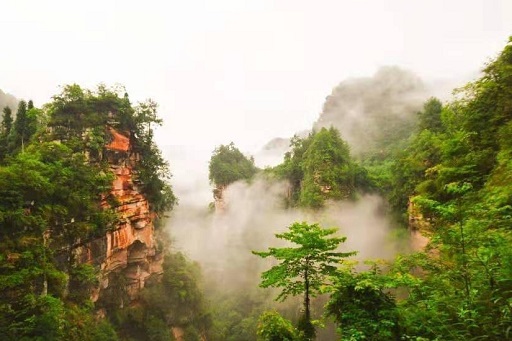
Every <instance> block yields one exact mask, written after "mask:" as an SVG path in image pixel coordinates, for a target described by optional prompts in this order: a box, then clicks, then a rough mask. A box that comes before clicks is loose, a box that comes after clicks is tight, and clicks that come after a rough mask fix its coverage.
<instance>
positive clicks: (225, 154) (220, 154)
mask: <svg viewBox="0 0 512 341" xmlns="http://www.w3.org/2000/svg"><path fill="white" fill-rule="evenodd" d="M209 170H210V173H209V179H210V182H211V183H213V184H215V185H216V186H217V187H226V186H227V185H229V184H231V183H233V182H235V181H238V180H249V179H251V178H252V177H253V176H254V174H256V172H257V168H256V166H255V165H254V159H252V158H250V159H249V158H247V157H246V156H245V155H244V154H242V152H241V151H240V150H239V149H238V148H236V147H235V145H234V143H233V142H231V143H230V144H228V145H220V146H219V147H217V148H215V150H214V151H213V154H212V157H211V159H210V165H209Z"/></svg>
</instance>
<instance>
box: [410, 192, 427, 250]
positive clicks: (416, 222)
mask: <svg viewBox="0 0 512 341" xmlns="http://www.w3.org/2000/svg"><path fill="white" fill-rule="evenodd" d="M407 211H408V213H409V234H410V243H411V248H412V249H413V250H415V251H420V250H423V249H424V248H425V246H427V244H428V242H429V239H428V238H427V237H425V235H424V234H423V233H424V232H425V231H427V230H428V228H429V227H430V223H429V222H428V221H427V219H425V217H423V214H421V212H420V210H419V208H418V207H417V206H416V205H415V204H414V202H413V201H412V200H411V199H409V207H408V209H407Z"/></svg>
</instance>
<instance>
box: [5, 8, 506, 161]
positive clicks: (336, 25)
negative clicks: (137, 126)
mask: <svg viewBox="0 0 512 341" xmlns="http://www.w3.org/2000/svg"><path fill="white" fill-rule="evenodd" d="M0 13H1V15H0V32H1V33H2V34H1V37H2V52H1V53H0V89H2V90H4V91H6V92H9V93H12V94H14V95H16V96H17V97H21V98H25V99H28V98H32V99H34V100H35V102H36V105H40V104H42V103H44V102H47V101H48V100H49V98H50V96H52V95H53V94H55V93H57V92H58V91H59V89H58V86H59V85H62V84H67V83H78V84H80V85H83V86H86V87H93V86H95V85H96V84H98V83H100V82H104V83H106V84H114V83H121V84H123V85H125V86H126V88H127V90H128V92H129V93H130V97H131V98H132V100H133V101H135V100H143V99H145V98H148V97H151V98H153V99H155V100H156V101H157V102H158V103H159V104H160V115H161V116H162V117H163V118H164V120H165V126H164V128H163V129H161V130H160V131H159V133H158V135H157V137H158V140H159V142H160V143H161V144H174V145H177V144H178V145H188V146H197V147H198V148H207V149H208V150H211V149H213V147H214V146H215V145H217V144H219V143H227V142H229V141H234V142H235V143H236V144H237V145H239V146H240V147H241V148H242V149H244V150H246V151H254V150H256V149H258V148H259V147H260V146H261V145H263V144H264V143H265V142H267V141H268V140H270V139H271V138H273V137H276V136H288V135H291V134H293V133H294V132H296V131H299V130H303V129H305V128H309V127H310V126H311V124H312V122H313V121H314V120H315V119H316V118H317V116H318V114H319V112H320V110H321V107H322V104H323V101H324V98H325V97H326V96H327V95H328V94H329V93H330V92H331V90H332V88H333V87H334V86H336V85H337V84H338V83H339V82H340V81H342V80H344V79H345V78H347V77H354V76H370V75H372V74H373V73H374V72H375V71H376V69H377V68H378V67H379V66H382V65H389V64H394V65H399V66H402V67H404V68H407V69H410V70H412V71H415V72H416V73H418V74H419V75H420V76H421V77H422V78H424V79H426V80H433V79H462V78H465V77H468V75H471V74H473V73H474V72H475V71H477V70H478V69H480V68H481V67H482V65H483V63H485V62H486V61H487V60H488V59H489V58H490V57H494V56H495V55H496V53H497V52H498V51H500V50H501V49H502V48H503V47H504V45H505V43H506V41H507V38H508V36H509V35H512V0H479V1H477V0H457V1H455V0H424V1H419V0H404V1H398V0H387V1H385V0H381V1H378V0H375V1H369V0H366V1H365V0H351V1H348V0H346V1H345V0H337V1H336V0H335V1H323V0H316V1H313V0H309V1H305V0H304V1H303V0H290V1H288V0H274V1H267V0H253V1H244V0H216V1H206V0H203V1H198V0H181V1H151V0H147V1H137V2H135V1H109V0H101V1H99V0H88V1H80V2H77V1H69V0H66V1H48V0H47V1H24V0H0Z"/></svg>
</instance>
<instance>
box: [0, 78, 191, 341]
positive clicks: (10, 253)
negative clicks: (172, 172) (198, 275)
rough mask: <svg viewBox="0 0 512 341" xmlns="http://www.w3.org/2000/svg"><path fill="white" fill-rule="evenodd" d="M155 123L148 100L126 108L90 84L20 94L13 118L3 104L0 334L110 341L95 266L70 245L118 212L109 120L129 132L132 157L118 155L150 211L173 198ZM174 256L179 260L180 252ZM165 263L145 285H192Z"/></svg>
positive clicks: (106, 226) (99, 232) (100, 231)
mask: <svg viewBox="0 0 512 341" xmlns="http://www.w3.org/2000/svg"><path fill="white" fill-rule="evenodd" d="M159 123H161V121H160V120H159V119H158V118H157V117H156V104H155V103H153V102H151V101H147V102H144V103H142V104H140V105H139V106H136V107H132V106H131V104H130V103H129V100H128V97H127V95H126V94H125V95H124V96H121V95H120V94H119V89H117V90H116V89H107V88H106V87H105V86H100V87H98V89H97V90H96V91H95V92H93V91H89V90H83V89H81V88H80V87H79V86H78V85H70V86H66V87H64V88H63V91H62V93H61V94H59V95H57V96H55V97H54V99H53V101H52V102H51V103H49V104H47V105H45V106H44V107H43V109H39V108H36V107H35V106H34V104H33V102H32V101H29V102H25V101H23V100H21V101H19V105H18V110H17V112H16V117H15V119H14V120H13V115H12V111H11V110H10V108H8V107H6V108H5V109H4V110H3V120H2V124H1V128H0V141H1V142H2V147H1V149H0V162H1V163H0V338H1V339H3V340H4V339H5V340H15V339H22V340H117V339H118V336H119V335H121V336H122V335H123V333H122V331H121V328H120V326H119V325H116V328H117V331H116V330H115V329H114V327H113V325H112V324H111V323H109V322H108V320H98V318H96V317H95V309H96V308H97V307H95V305H94V304H93V303H92V301H91V294H92V290H93V289H95V288H97V286H98V271H99V269H98V268H96V267H95V266H92V265H88V264H83V263H80V262H79V261H78V259H76V258H77V257H76V253H75V252H73V250H74V248H75V247H76V246H77V245H81V244H82V243H86V242H87V241H90V240H93V239H95V238H98V237H101V236H104V235H105V233H106V232H107V231H109V230H111V229H113V228H115V227H116V223H117V222H118V219H119V217H118V216H117V214H115V212H114V210H113V209H112V208H111V207H114V206H115V205H116V202H115V200H114V198H112V197H111V195H110V191H111V187H112V181H113V179H114V174H112V172H111V171H110V169H109V163H108V162H109V160H107V159H108V157H109V156H108V150H106V148H105V147H106V145H107V144H108V143H109V142H110V138H111V134H110V132H109V127H112V128H114V129H116V130H118V131H121V132H123V133H124V134H125V135H126V136H129V137H130V143H131V145H132V150H131V152H132V153H133V154H134V155H126V159H130V162H133V164H132V166H134V167H135V170H136V171H137V173H136V174H137V175H138V177H137V179H136V180H138V181H139V184H140V188H141V190H142V192H143V193H144V194H145V195H146V196H147V198H148V200H149V202H150V206H151V210H152V211H153V212H154V213H156V214H162V213H164V212H165V211H167V210H169V209H171V208H172V206H173V204H174V203H175V201H176V199H175V197H174V195H173V193H172V190H171V188H170V186H169V185H168V182H167V181H166V180H167V179H168V176H169V175H168V168H167V164H166V162H165V161H164V160H163V158H162V157H161V154H160V152H159V151H158V149H157V148H156V145H155V143H154V141H153V138H152V137H153V132H152V128H151V125H152V124H159ZM103 201H106V203H109V204H110V205H112V206H108V205H104V204H102V202H103ZM173 264H174V266H177V267H179V266H181V267H182V268H186V267H187V266H188V265H187V264H186V262H185V261H184V260H183V261H182V263H179V262H175V263H173ZM166 271H167V273H164V276H163V279H162V282H161V283H155V285H154V287H155V289H153V290H162V291H164V290H169V288H172V291H173V292H184V291H186V292H187V293H189V292H193V290H196V291H197V290H198V289H197V288H196V289H194V287H193V286H192V284H190V285H189V286H187V287H185V288H181V289H179V290H178V289H177V288H175V287H173V286H172V283H169V282H168V281H167V278H169V275H168V272H171V273H173V275H172V278H175V277H176V273H177V272H179V271H185V270H179V269H175V268H172V267H167V268H166ZM177 278H179V277H177ZM190 278H191V281H192V282H193V281H194V280H195V277H193V276H192V277H190ZM174 289H176V291H175V290H174ZM148 290H149V288H148ZM198 295H199V294H198ZM187 302H188V301H187ZM158 321H160V320H158ZM174 323H175V321H170V320H165V324H164V326H163V327H162V328H163V329H165V330H167V331H168V330H169V326H170V325H174ZM154 329H155V328H153V329H152V330H154ZM118 334H119V335H118ZM156 339H157V338H152V340H156Z"/></svg>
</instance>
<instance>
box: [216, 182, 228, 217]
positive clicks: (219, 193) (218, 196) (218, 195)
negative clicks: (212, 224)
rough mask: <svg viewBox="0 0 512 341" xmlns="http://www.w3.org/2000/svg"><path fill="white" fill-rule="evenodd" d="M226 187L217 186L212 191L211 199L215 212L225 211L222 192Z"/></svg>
mask: <svg viewBox="0 0 512 341" xmlns="http://www.w3.org/2000/svg"><path fill="white" fill-rule="evenodd" d="M225 190H226V186H221V185H218V186H216V187H215V189H214V190H213V199H214V200H215V212H219V213H221V212H224V211H225V210H226V202H225V200H224V191H225Z"/></svg>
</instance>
